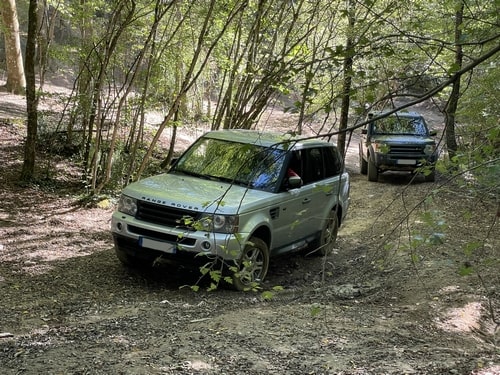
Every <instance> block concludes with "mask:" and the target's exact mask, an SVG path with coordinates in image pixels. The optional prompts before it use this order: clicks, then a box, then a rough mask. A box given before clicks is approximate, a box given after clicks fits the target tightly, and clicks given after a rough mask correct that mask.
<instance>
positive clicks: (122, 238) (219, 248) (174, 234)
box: [111, 212, 248, 260]
mask: <svg viewBox="0 0 500 375" xmlns="http://www.w3.org/2000/svg"><path fill="white" fill-rule="evenodd" d="M111 231H112V233H113V238H114V241H115V246H116V247H117V248H118V249H119V250H120V251H125V252H127V253H129V254H131V255H132V253H134V254H133V255H135V256H138V257H141V254H144V256H146V255H147V254H160V255H165V256H166V257H169V258H183V257H186V258H193V257H195V256H196V255H198V254H200V255H207V256H216V257H218V258H221V259H224V260H239V259H240V257H241V253H242V249H243V247H244V244H245V240H246V238H247V237H248V235H246V236H245V234H242V233H238V234H237V235H236V234H226V233H215V232H204V231H189V230H182V229H178V228H172V227H165V226H161V225H157V224H152V223H147V222H143V221H140V220H137V219H135V218H134V217H133V216H130V215H126V214H123V213H121V212H114V213H113V216H112V218H111Z"/></svg>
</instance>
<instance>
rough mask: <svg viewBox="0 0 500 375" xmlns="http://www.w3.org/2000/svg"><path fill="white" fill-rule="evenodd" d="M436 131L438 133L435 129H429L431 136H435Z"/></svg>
mask: <svg viewBox="0 0 500 375" xmlns="http://www.w3.org/2000/svg"><path fill="white" fill-rule="evenodd" d="M437 133H438V132H437V130H431V131H429V135H430V136H431V137H434V136H436V135H437Z"/></svg>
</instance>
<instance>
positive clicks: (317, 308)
mask: <svg viewBox="0 0 500 375" xmlns="http://www.w3.org/2000/svg"><path fill="white" fill-rule="evenodd" d="M320 312H321V307H320V306H319V305H313V306H312V307H311V316H312V317H315V316H316V315H318V314H319V313H320Z"/></svg>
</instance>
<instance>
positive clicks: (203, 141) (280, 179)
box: [111, 130, 350, 290]
mask: <svg viewBox="0 0 500 375" xmlns="http://www.w3.org/2000/svg"><path fill="white" fill-rule="evenodd" d="M349 186H350V185H349V175H348V174H347V172H346V171H345V170H344V163H343V160H342V156H341V155H340V153H339V151H338V150H337V148H336V147H335V146H334V145H332V144H331V143H329V142H326V141H321V140H317V139H310V140H300V139H295V138H293V137H290V136H288V135H277V134H269V133H260V132H257V131H251V130H222V131H211V132H208V133H206V134H205V135H203V136H202V137H200V138H199V139H198V140H197V141H196V142H195V143H194V144H193V145H192V146H190V147H189V148H188V149H187V150H186V151H185V152H184V154H183V155H182V156H181V157H180V158H178V159H177V160H175V161H174V163H173V164H172V166H171V168H170V170H169V171H168V173H164V174H160V175H157V176H153V177H149V178H145V179H143V180H140V181H138V182H135V183H132V184H130V185H128V186H127V187H126V188H125V189H124V190H123V192H122V195H121V197H120V200H119V203H118V207H117V210H116V211H115V212H114V213H113V216H112V224H111V226H112V233H113V237H114V243H115V251H116V254H117V256H118V259H119V260H120V261H121V262H122V263H124V264H126V265H129V266H134V265H144V264H152V263H153V262H154V261H155V260H156V259H157V258H159V257H161V258H165V259H167V260H170V261H174V262H180V263H192V262H193V261H198V263H200V264H207V263H208V264H222V265H223V267H222V269H223V270H224V271H225V272H227V275H226V276H227V277H228V278H229V280H231V281H232V284H233V286H234V287H235V288H236V289H238V290H248V289H252V288H255V287H258V286H259V284H260V283H261V282H262V281H263V280H264V278H265V276H266V273H267V271H268V267H269V261H270V258H271V257H273V256H277V255H280V254H285V253H289V252H292V251H298V250H301V249H305V248H306V247H309V250H310V251H313V252H314V251H316V252H317V253H318V254H328V253H329V252H330V251H331V250H332V247H333V245H334V243H335V240H336V237H337V231H338V228H339V226H340V225H341V224H342V223H343V221H344V219H345V216H346V213H347V209H348V206H349ZM211 262H213V263H211ZM195 264H196V262H195Z"/></svg>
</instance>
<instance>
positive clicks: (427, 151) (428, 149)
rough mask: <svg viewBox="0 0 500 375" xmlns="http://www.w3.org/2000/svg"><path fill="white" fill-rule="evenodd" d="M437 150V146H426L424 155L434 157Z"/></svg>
mask: <svg viewBox="0 0 500 375" xmlns="http://www.w3.org/2000/svg"><path fill="white" fill-rule="evenodd" d="M435 150H436V146H435V145H425V148H424V153H425V154H426V155H432V154H433V153H434V151H435Z"/></svg>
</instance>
